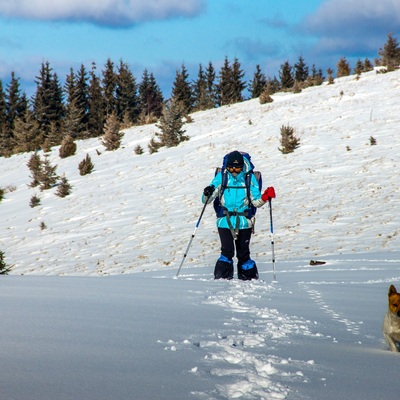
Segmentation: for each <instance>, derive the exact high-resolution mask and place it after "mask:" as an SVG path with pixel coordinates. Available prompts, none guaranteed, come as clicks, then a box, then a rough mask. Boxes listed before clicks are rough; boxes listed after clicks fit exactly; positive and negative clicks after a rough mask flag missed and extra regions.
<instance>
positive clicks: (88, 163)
mask: <svg viewBox="0 0 400 400" xmlns="http://www.w3.org/2000/svg"><path fill="white" fill-rule="evenodd" d="M93 168H94V164H93V162H92V159H91V158H90V156H89V154H86V157H85V158H84V159H83V160H82V161H81V162H80V163H79V165H78V169H79V174H80V175H81V176H84V175H87V174H91V173H92V171H93Z"/></svg>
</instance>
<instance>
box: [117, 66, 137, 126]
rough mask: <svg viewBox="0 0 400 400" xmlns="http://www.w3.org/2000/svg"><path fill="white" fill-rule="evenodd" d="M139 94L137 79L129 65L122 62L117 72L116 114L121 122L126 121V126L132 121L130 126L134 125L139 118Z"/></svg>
mask: <svg viewBox="0 0 400 400" xmlns="http://www.w3.org/2000/svg"><path fill="white" fill-rule="evenodd" d="M137 92H138V85H137V83H136V79H135V77H134V76H133V74H132V72H131V71H130V69H129V66H128V64H126V63H125V62H123V61H122V60H121V61H120V63H119V66H118V71H117V84H116V91H115V94H116V112H117V116H118V118H119V119H120V121H123V120H124V119H125V122H124V123H125V124H126V123H128V121H130V125H132V124H134V123H136V122H137V120H138V118H139V114H140V110H139V96H138V93H137ZM127 120H128V121H127Z"/></svg>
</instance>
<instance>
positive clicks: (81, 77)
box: [74, 64, 89, 139]
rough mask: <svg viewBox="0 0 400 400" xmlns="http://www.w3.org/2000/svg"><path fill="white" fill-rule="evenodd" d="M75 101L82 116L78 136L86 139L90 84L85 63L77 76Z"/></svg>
mask: <svg viewBox="0 0 400 400" xmlns="http://www.w3.org/2000/svg"><path fill="white" fill-rule="evenodd" d="M74 101H75V107H76V108H77V110H78V114H79V116H80V119H79V125H78V132H77V138H79V139H86V138H87V137H88V124H89V84H88V73H87V71H86V68H85V66H84V65H83V64H81V67H80V68H79V71H78V73H77V77H76V85H75V96H74Z"/></svg>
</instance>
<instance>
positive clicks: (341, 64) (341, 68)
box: [336, 57, 351, 78]
mask: <svg viewBox="0 0 400 400" xmlns="http://www.w3.org/2000/svg"><path fill="white" fill-rule="evenodd" d="M336 67H337V72H336V76H337V77H338V78H341V77H342V76H349V75H350V73H351V68H350V64H349V62H348V61H347V60H346V57H341V58H340V60H339V61H338V63H337V64H336Z"/></svg>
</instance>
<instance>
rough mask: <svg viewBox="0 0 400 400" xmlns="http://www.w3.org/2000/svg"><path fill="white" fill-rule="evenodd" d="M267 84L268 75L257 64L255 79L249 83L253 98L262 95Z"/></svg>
mask: <svg viewBox="0 0 400 400" xmlns="http://www.w3.org/2000/svg"><path fill="white" fill-rule="evenodd" d="M266 84H267V77H266V76H265V75H264V74H263V73H262V72H261V68H260V66H259V65H256V71H255V72H254V76H253V80H252V81H251V82H250V85H249V91H250V97H251V98H252V99H255V98H257V97H260V96H261V93H262V92H263V90H264V88H265V86H266Z"/></svg>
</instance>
